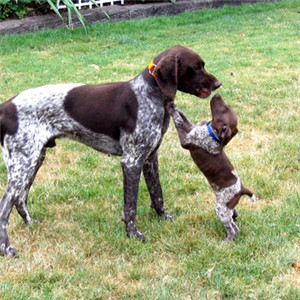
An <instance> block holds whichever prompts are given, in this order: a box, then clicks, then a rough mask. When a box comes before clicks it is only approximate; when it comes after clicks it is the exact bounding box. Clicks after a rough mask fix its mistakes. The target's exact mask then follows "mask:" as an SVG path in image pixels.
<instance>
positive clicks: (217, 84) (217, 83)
mask: <svg viewBox="0 0 300 300" xmlns="http://www.w3.org/2000/svg"><path fill="white" fill-rule="evenodd" d="M214 84H215V89H217V88H219V87H220V86H221V85H222V82H220V81H219V80H217V81H215V82H214Z"/></svg>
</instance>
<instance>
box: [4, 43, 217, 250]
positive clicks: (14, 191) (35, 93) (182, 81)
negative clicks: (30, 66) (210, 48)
mask: <svg viewBox="0 0 300 300" xmlns="http://www.w3.org/2000/svg"><path fill="white" fill-rule="evenodd" d="M220 85H221V83H220V82H219V81H218V80H217V79H216V78H215V77H214V76H213V75H211V74H209V73H208V72H207V71H206V70H205V69H204V61H203V60H202V59H201V57H200V56H199V55H198V54H196V53H195V52H193V51H192V50H190V49H188V48H186V47H183V46H180V45H177V46H174V47H172V48H171V49H169V50H166V51H164V52H163V53H161V54H160V55H158V56H157V57H156V58H154V60H153V61H152V62H151V63H150V64H149V65H148V67H147V68H146V69H145V70H144V71H143V72H142V73H141V74H139V75H138V76H136V77H135V78H133V79H132V80H129V81H126V82H116V83H106V84H99V85H86V84H58V85H48V86H42V87H37V88H33V89H29V90H26V91H23V92H21V93H19V94H18V95H17V96H15V97H13V98H12V99H10V100H8V101H6V102H5V103H3V104H1V106H0V134H1V136H0V138H1V139H0V140H1V145H2V148H3V158H4V161H5V164H6V167H7V171H8V179H7V186H6V190H5V192H4V195H3V198H2V201H1V203H0V252H1V253H2V254H5V255H11V256H14V255H15V254H16V250H15V249H14V248H13V247H12V246H11V245H10V243H9V240H8V236H7V224H8V219H9V216H10V213H11V210H12V208H13V207H14V206H16V208H17V211H18V213H19V214H20V215H21V217H22V218H23V219H24V221H25V222H26V223H30V222H32V220H33V219H32V217H31V215H30V214H29V211H28V207H27V197H28V192H29V189H30V187H31V185H32V183H33V181H34V178H35V175H36V173H37V171H38V169H39V168H40V166H41V164H42V162H43V160H44V158H45V154H46V148H47V147H54V146H55V139H57V138H70V139H73V140H76V141H79V142H81V143H84V144H86V145H88V146H90V147H92V148H94V149H96V150H98V151H100V152H104V153H107V154H112V155H118V156H121V165H122V169H123V176H124V209H123V217H122V221H124V223H125V225H126V231H127V234H128V235H129V236H135V237H136V238H137V239H139V240H144V239H145V238H144V235H143V234H142V233H140V232H139V231H138V230H137V229H136V225H135V219H136V211H137V194H138V187H139V180H140V175H141V172H142V171H143V174H144V177H145V181H146V184H147V187H148V190H149V194H150V198H151V207H152V208H154V209H155V210H156V212H157V214H158V215H159V216H160V217H162V218H165V219H169V218H172V216H171V215H169V214H167V213H166V211H165V208H164V201H163V194H162V190H161V185H160V181H159V175H158V161H157V150H158V148H159V146H160V143H161V141H162V138H163V135H164V134H165V132H166V131H167V129H168V126H169V121H170V116H169V114H168V113H166V111H165V104H166V102H167V101H171V100H173V99H174V97H175V94H176V91H177V90H180V91H182V92H185V93H189V94H192V95H196V96H198V97H200V98H207V97H208V96H209V95H210V94H211V91H214V90H215V89H217V88H218V87H220Z"/></svg>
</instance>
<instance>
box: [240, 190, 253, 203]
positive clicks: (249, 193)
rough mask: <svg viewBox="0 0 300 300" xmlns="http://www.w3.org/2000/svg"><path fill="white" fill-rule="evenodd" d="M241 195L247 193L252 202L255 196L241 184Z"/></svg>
mask: <svg viewBox="0 0 300 300" xmlns="http://www.w3.org/2000/svg"><path fill="white" fill-rule="evenodd" d="M241 193H242V195H247V196H249V197H250V198H251V201H252V203H253V202H255V201H256V197H255V195H254V194H253V193H252V192H251V191H250V190H248V189H247V188H245V187H244V186H242V190H241Z"/></svg>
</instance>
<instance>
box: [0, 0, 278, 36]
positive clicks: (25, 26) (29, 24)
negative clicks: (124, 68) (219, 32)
mask: <svg viewBox="0 0 300 300" xmlns="http://www.w3.org/2000/svg"><path fill="white" fill-rule="evenodd" d="M138 2H140V4H139V3H138ZM255 2H274V0H265V1H263V0H246V1H241V0H223V1H221V0H177V1H176V3H175V4H173V3H171V2H170V1H168V2H166V1H163V2H161V1H160V2H157V1H153V2H152V1H151V2H150V3H142V2H141V1H125V5H113V6H105V7H103V8H102V9H99V8H94V9H84V10H81V11H80V12H81V13H82V15H83V16H84V18H85V19H86V20H87V21H88V23H89V24H90V25H92V24H94V23H97V22H107V21H110V22H116V21H122V20H132V19H139V18H146V17H149V16H162V15H177V14H180V13H182V12H184V11H195V10H201V9H205V8H218V7H221V6H223V5H226V4H229V5H240V4H242V3H255ZM104 12H105V13H106V14H108V16H109V19H108V18H107V15H106V14H105V13H104ZM36 14H37V13H36ZM62 17H63V18H64V20H65V22H64V23H63V22H62V20H61V19H60V18H59V17H58V16H57V15H56V14H54V12H49V13H47V14H45V15H33V16H30V17H27V18H23V19H13V20H6V21H3V22H0V34H20V33H26V32H34V31H39V30H47V29H50V28H58V27H65V26H66V24H67V23H68V21H67V19H68V13H67V12H63V13H62ZM81 25H82V24H81V23H80V21H79V19H78V18H77V17H75V16H74V17H73V25H72V26H74V27H78V26H81Z"/></svg>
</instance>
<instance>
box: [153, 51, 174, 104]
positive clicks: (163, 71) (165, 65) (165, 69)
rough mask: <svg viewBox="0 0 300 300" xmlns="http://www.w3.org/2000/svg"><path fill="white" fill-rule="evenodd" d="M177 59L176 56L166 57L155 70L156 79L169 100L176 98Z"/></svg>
mask: <svg viewBox="0 0 300 300" xmlns="http://www.w3.org/2000/svg"><path fill="white" fill-rule="evenodd" d="M177 72H178V67H177V58H176V57H175V56H173V55H172V56H171V55H169V56H166V57H164V58H162V59H161V60H160V61H159V63H158V64H157V66H156V67H155V69H154V72H153V74H154V78H155V80H156V82H157V84H158V85H159V87H160V88H161V90H162V91H163V93H164V94H165V95H166V96H167V97H168V98H172V99H173V98H174V97H175V95H176V91H177V85H178V79H177Z"/></svg>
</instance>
